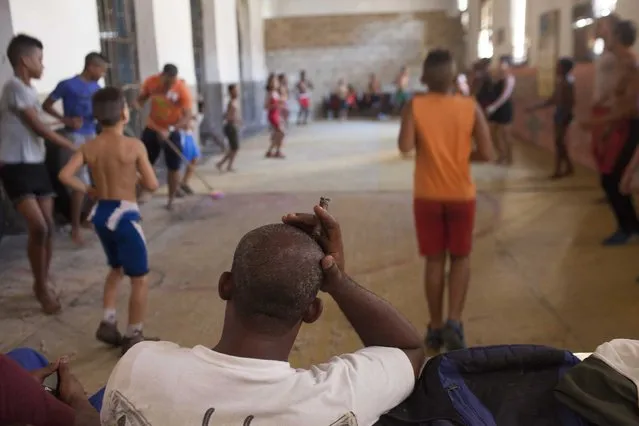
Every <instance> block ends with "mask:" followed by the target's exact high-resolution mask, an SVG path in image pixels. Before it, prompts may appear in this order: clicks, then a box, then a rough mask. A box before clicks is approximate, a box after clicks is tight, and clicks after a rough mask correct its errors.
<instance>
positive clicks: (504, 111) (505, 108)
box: [488, 101, 515, 125]
mask: <svg viewBox="0 0 639 426" xmlns="http://www.w3.org/2000/svg"><path fill="white" fill-rule="evenodd" d="M514 115H515V111H514V108H513V104H512V102H511V101H508V102H506V103H505V104H503V105H502V106H501V107H499V109H498V110H497V111H495V112H493V113H492V115H490V116H489V117H488V122H490V123H495V124H501V125H506V124H510V123H512V122H513V119H514V118H515V117H514Z"/></svg>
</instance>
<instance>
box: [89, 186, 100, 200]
mask: <svg viewBox="0 0 639 426" xmlns="http://www.w3.org/2000/svg"><path fill="white" fill-rule="evenodd" d="M86 193H87V197H89V199H91V200H97V198H98V190H97V189H96V187H95V186H92V185H87V191H86Z"/></svg>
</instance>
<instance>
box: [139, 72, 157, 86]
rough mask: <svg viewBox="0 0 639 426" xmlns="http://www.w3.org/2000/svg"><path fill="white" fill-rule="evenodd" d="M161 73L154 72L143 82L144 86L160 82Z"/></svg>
mask: <svg viewBox="0 0 639 426" xmlns="http://www.w3.org/2000/svg"><path fill="white" fill-rule="evenodd" d="M160 77H161V76H160V74H153V75H151V76H149V77H147V78H145V79H144V81H143V82H142V85H143V86H154V85H157V84H159V83H160Z"/></svg>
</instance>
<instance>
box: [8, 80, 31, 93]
mask: <svg viewBox="0 0 639 426" xmlns="http://www.w3.org/2000/svg"><path fill="white" fill-rule="evenodd" d="M29 89H30V86H28V85H26V84H24V82H23V81H22V80H20V79H19V78H15V77H12V78H10V79H9V80H7V82H6V83H4V85H3V86H2V90H3V91H11V92H15V91H29Z"/></svg>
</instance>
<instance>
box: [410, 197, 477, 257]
mask: <svg viewBox="0 0 639 426" xmlns="http://www.w3.org/2000/svg"><path fill="white" fill-rule="evenodd" d="M475 208H476V203H475V200H469V201H433V200H424V199H417V198H416V199H415V200H414V201H413V212H414V214H415V228H416V229H417V243H418V245H419V253H420V254H421V255H422V256H435V255H437V254H441V253H446V252H448V253H450V254H451V255H453V256H468V255H469V254H470V250H471V248H472V245H473V227H474V225H475Z"/></svg>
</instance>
